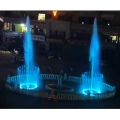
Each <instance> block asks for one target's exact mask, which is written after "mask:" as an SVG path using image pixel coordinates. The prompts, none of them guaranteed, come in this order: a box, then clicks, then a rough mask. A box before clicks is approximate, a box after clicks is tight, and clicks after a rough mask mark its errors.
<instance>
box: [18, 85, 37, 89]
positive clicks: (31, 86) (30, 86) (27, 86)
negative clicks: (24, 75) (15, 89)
mask: <svg viewBox="0 0 120 120" xmlns="http://www.w3.org/2000/svg"><path fill="white" fill-rule="evenodd" d="M36 88H37V85H36V84H32V83H25V84H21V85H20V89H27V90H33V89H36Z"/></svg>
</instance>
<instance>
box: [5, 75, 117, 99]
mask: <svg viewBox="0 0 120 120" xmlns="http://www.w3.org/2000/svg"><path fill="white" fill-rule="evenodd" d="M19 77H21V78H22V79H25V77H26V75H20V76H13V77H10V76H8V79H7V82H8V83H11V82H19ZM40 77H41V79H42V80H59V79H61V78H62V76H60V75H54V74H40ZM62 80H65V81H72V82H78V83H89V79H86V80H85V81H84V80H83V79H81V77H74V76H69V77H67V76H66V77H64V78H63V79H62ZM5 86H6V87H7V88H8V89H10V90H12V91H19V92H20V93H23V94H27V95H31V96H36V97H42V98H48V97H50V95H48V93H47V92H45V91H43V92H39V91H30V90H25V89H15V88H14V86H11V85H9V84H6V85H5ZM102 87H103V88H104V89H106V90H108V91H109V92H106V93H100V94H95V95H94V96H90V97H89V96H87V95H86V96H85V95H83V94H59V93H57V95H56V96H55V97H56V99H59V100H97V99H106V98H110V97H113V96H114V95H115V93H116V88H115V86H114V87H112V86H110V85H108V84H106V83H102ZM53 98H54V97H53Z"/></svg>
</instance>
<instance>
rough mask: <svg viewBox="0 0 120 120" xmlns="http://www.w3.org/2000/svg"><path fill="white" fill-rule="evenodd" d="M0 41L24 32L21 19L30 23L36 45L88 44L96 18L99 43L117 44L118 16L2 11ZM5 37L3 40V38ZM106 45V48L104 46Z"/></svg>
mask: <svg viewBox="0 0 120 120" xmlns="http://www.w3.org/2000/svg"><path fill="white" fill-rule="evenodd" d="M0 14H1V16H2V17H1V18H0V20H2V27H0V29H1V30H2V32H3V40H4V41H9V39H10V36H11V37H12V36H15V35H16V36H22V35H23V34H24V32H25V31H26V30H27V29H26V26H25V18H26V16H27V15H29V17H30V20H31V23H30V24H31V33H32V35H33V40H35V41H36V44H38V43H37V42H43V41H44V42H45V41H48V42H59V43H62V42H66V41H67V42H69V43H71V44H74V43H77V44H78V43H79V44H81V43H89V41H90V38H91V34H92V25H93V21H94V18H95V17H96V18H97V22H98V32H99V37H100V41H101V42H102V43H105V44H106V43H107V45H108V46H109V45H111V44H114V43H119V39H120V38H119V33H120V32H119V31H120V17H119V12H112V11H109V12H107V11H106V12H104V11H15V12H14V11H5V12H4V11H2V12H0ZM6 35H7V36H6ZM108 43H109V44H108Z"/></svg>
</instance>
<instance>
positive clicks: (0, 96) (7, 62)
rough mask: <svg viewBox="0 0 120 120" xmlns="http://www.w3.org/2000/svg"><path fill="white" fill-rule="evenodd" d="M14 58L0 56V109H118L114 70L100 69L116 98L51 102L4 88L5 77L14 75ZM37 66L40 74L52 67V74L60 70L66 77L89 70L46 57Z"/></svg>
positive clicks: (119, 84)
mask: <svg viewBox="0 0 120 120" xmlns="http://www.w3.org/2000/svg"><path fill="white" fill-rule="evenodd" d="M13 59H14V56H12V55H0V108H120V103H119V101H120V89H119V86H120V83H119V79H120V76H119V74H117V73H116V72H115V71H116V69H115V68H113V67H111V66H109V67H102V68H101V73H103V74H104V77H105V79H104V81H105V82H106V83H109V84H111V85H115V86H116V87H117V93H116V96H115V97H113V98H110V99H106V100H98V101H53V100H46V99H40V98H36V97H31V96H27V95H22V94H19V93H15V92H11V91H9V90H7V89H6V88H5V86H4V82H5V80H6V78H7V75H8V74H10V75H14V74H16V68H17V66H19V65H18V64H13ZM37 65H38V66H40V68H41V73H49V71H48V67H49V65H52V67H53V71H52V73H55V74H59V73H60V70H61V69H63V70H64V69H65V70H64V71H65V72H66V73H67V75H76V76H80V75H81V74H82V72H84V71H87V70H88V69H89V63H84V62H78V63H77V62H72V61H68V62H67V61H58V60H53V61H49V60H48V58H47V57H40V59H38V62H37ZM71 65H72V66H73V67H74V69H73V72H70V66H71Z"/></svg>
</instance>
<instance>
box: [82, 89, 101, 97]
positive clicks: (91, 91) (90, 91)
mask: <svg viewBox="0 0 120 120" xmlns="http://www.w3.org/2000/svg"><path fill="white" fill-rule="evenodd" d="M82 93H83V94H84V95H88V94H89V93H90V96H94V95H95V94H98V93H101V92H100V91H99V90H96V89H84V90H83V91H82Z"/></svg>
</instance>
